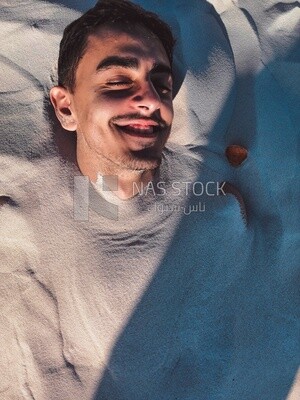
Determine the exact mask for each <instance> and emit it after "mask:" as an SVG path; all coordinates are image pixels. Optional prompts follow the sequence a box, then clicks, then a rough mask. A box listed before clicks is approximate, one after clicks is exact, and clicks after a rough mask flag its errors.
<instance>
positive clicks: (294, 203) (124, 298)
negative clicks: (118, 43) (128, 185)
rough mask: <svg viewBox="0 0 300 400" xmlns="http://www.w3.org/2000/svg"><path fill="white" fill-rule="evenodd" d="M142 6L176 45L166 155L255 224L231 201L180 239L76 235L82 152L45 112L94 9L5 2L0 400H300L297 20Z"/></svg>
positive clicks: (263, 12)
mask: <svg viewBox="0 0 300 400" xmlns="http://www.w3.org/2000/svg"><path fill="white" fill-rule="evenodd" d="M136 2H137V3H139V4H141V5H143V6H144V7H145V8H148V9H150V10H153V11H155V12H157V13H159V14H160V15H161V16H162V17H163V18H164V19H165V20H167V21H168V22H169V23H170V25H171V26H172V27H173V29H174V32H175V34H176V36H177V49H176V54H175V71H176V78H177V79H176V82H175V87H176V89H177V90H178V89H180V90H179V92H178V94H177V96H176V98H175V101H174V105H175V114H176V116H175V121H174V127H173V133H172V137H171V140H172V141H173V142H177V143H178V144H180V145H185V146H187V147H189V148H191V149H193V157H194V159H195V163H196V160H197V159H199V160H201V161H202V163H203V164H204V167H201V169H200V170H199V171H198V172H199V173H200V178H199V179H200V180H201V179H203V180H205V179H212V180H216V179H218V180H220V181H222V180H227V181H229V182H231V184H232V185H234V186H235V187H236V188H237V190H238V192H239V193H240V195H241V196H242V198H243V200H244V202H245V207H246V211H247V218H248V222H247V225H246V224H245V221H244V219H243V218H242V215H241V212H240V206H239V203H238V201H237V198H236V197H235V196H232V195H228V196H226V199H225V198H224V199H223V200H220V199H218V200H216V201H215V200H214V201H213V200H212V202H211V203H210V204H212V206H211V209H210V212H209V211H207V212H206V213H203V215H202V216H201V217H200V216H197V218H196V217H195V218H193V219H188V218H183V220H182V221H180V223H179V220H176V218H174V224H176V223H178V224H179V225H178V231H176V229H175V225H174V226H173V227H171V228H170V226H167V225H166V224H165V221H164V217H163V216H161V215H156V216H155V218H153V219H152V221H149V218H147V214H145V216H141V215H139V218H136V219H134V218H133V217H132V218H131V219H130V221H128V223H126V221H125V222H122V221H117V222H114V221H111V222H109V221H106V222H105V223H106V224H107V226H105V227H104V225H103V224H104V223H103V220H101V218H100V219H99V218H98V217H97V215H96V214H95V212H94V211H93V210H92V211H91V212H90V219H89V220H88V221H78V220H76V219H74V216H73V189H72V185H73V175H74V174H75V175H76V174H77V175H78V171H76V170H75V169H74V168H73V166H72V161H71V159H72V156H71V155H70V156H67V154H73V151H74V146H73V145H74V143H73V140H72V139H73V138H72V135H71V134H67V133H65V132H62V131H60V130H58V129H57V128H56V129H55V132H54V133H52V129H51V124H50V122H49V113H48V111H47V96H48V90H49V88H50V87H51V86H52V85H53V82H55V79H56V78H55V63H56V58H57V54H58V44H59V41H60V38H61V34H62V30H63V27H64V26H65V25H67V24H68V23H69V22H70V21H72V20H73V19H75V18H76V17H77V16H78V15H79V12H80V11H83V10H85V9H87V8H88V7H89V6H90V5H91V4H92V3H93V2H92V1H86V2H79V1H78V2H76V1H71V0H69V1H65V6H69V7H73V9H71V8H67V7H64V6H63V5H62V4H56V3H59V2H46V1H40V0H22V1H20V0H2V2H1V8H0V15H1V30H0V32H1V33H0V41H1V53H0V72H1V74H0V80H1V85H0V104H1V107H0V118H1V137H0V151H1V156H0V168H1V174H0V195H1V196H7V198H8V197H9V198H10V199H11V200H10V201H9V202H8V203H7V204H5V205H3V206H2V207H1V206H0V223H1V227H2V235H1V239H0V255H1V261H0V265H1V270H0V272H1V278H2V279H1V280H0V326H1V329H0V344H1V346H0V376H1V378H0V398H1V400H2V399H3V400H15V399H35V400H54V399H59V400H87V399H92V398H93V396H94V395H96V396H98V397H97V398H98V399H99V400H108V399H109V400H119V399H128V400H129V399H130V400H135V399H137V400H141V399H151V400H157V399H159V400H165V399H168V400H169V399H172V400H173V399H174V400H175V399H180V400H202V399H203V400H204V399H205V400H225V399H226V400H228V399H230V400H240V399H243V400H244V399H245V400H257V399H259V400H260V399H262V400H277V399H278V400H279V399H284V398H288V400H295V399H298V398H299V390H300V389H299V386H300V383H299V379H298V384H297V381H295V382H294V379H295V377H296V374H297V370H298V367H299V358H300V357H299V354H300V340H299V282H298V278H299V262H300V254H299V252H300V251H299V236H300V234H299V195H300V185H299V166H300V165H299V164H300V160H299V147H300V146H299V126H300V107H299V105H300V85H299V83H300V82H299V76H300V74H299V72H300V71H299V69H300V64H299V62H300V43H299V37H300V36H299V33H300V8H299V4H298V2H281V3H276V2H275V1H274V0H264V1H257V2H254V1H253V0H210V3H211V4H213V5H214V7H215V10H214V9H213V7H212V6H211V5H210V4H209V3H206V2H204V1H200V0H189V1H182V0H173V1H171V0H164V1H156V0H139V1H136ZM61 3H63V1H62V2H61ZM83 3H84V6H83V5H82V4H83ZM57 144H58V145H59V149H58V151H57V149H56V147H55V146H56V145H57ZM231 144H239V145H242V146H244V147H246V148H247V149H248V159H247V160H246V161H245V162H244V164H243V165H242V166H240V167H239V168H233V167H231V166H230V165H229V163H228V161H227V159H226V157H225V149H226V147H227V146H228V145H231ZM58 153H59V154H60V155H58ZM184 160H185V158H184V157H183V156H178V157H176V158H175V161H174V165H176V166H180V165H182V167H180V168H179V167H178V168H177V169H178V170H177V169H176V168H174V171H172V172H173V173H174V174H175V176H177V177H178V178H179V179H183V177H184V176H186V175H187V176H190V177H191V174H192V172H193V173H194V172H195V171H194V169H193V168H194V167H189V168H188V167H187V165H186V164H185V161H184ZM191 165H193V166H194V165H198V164H194V162H192V163H191ZM191 171H192V172H191ZM176 174H177V175H176ZM201 174H202V175H201ZM0 204H1V201H0ZM132 212H134V211H132ZM143 215H144V214H143ZM101 221H102V222H101ZM167 228H168V229H169V231H168V229H167ZM123 230H124V232H123ZM107 232H111V235H109V234H107ZM121 233H122V235H123V236H122V235H121ZM125 233H126V235H127V236H126V235H125ZM112 234H113V235H112ZM112 238H115V240H114V241H112ZM110 243H112V244H111V245H110ZM110 246H111V249H110ZM123 246H124V247H123ZM109 249H110V250H109ZM298 376H299V374H298ZM288 396H289V397H288Z"/></svg>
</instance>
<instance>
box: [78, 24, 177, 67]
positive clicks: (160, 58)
mask: <svg viewBox="0 0 300 400" xmlns="http://www.w3.org/2000/svg"><path fill="white" fill-rule="evenodd" d="M120 54H127V55H133V56H135V57H137V58H139V59H143V58H144V59H145V58H147V59H152V60H153V61H154V62H160V63H163V64H166V65H170V63H169V59H168V57H167V54H166V51H165V49H164V47H163V45H162V43H161V41H160V40H159V39H158V38H157V36H155V35H154V34H153V33H152V32H150V31H149V30H147V29H146V28H144V27H142V26H139V25H136V26H133V27H131V28H128V27H121V26H110V25H104V26H101V27H100V28H99V29H98V30H97V31H96V32H95V33H94V34H92V35H90V36H89V37H88V42H87V47H86V50H85V52H84V55H83V57H82V60H83V59H85V58H86V59H91V58H97V59H99V60H100V59H101V58H105V57H107V56H110V55H120Z"/></svg>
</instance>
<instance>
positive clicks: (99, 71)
mask: <svg viewBox="0 0 300 400" xmlns="http://www.w3.org/2000/svg"><path fill="white" fill-rule="evenodd" d="M75 82H76V83H75V89H74V93H73V94H71V109H72V112H73V116H74V118H75V120H76V123H77V127H76V131H77V151H78V152H81V156H82V155H85V154H86V155H88V154H92V155H93V157H94V156H96V157H98V158H99V159H101V158H102V159H103V158H104V159H106V161H108V160H109V162H111V163H112V164H114V165H117V166H119V167H121V168H125V169H134V170H136V169H138V170H140V169H141V170H143V169H153V168H156V167H157V166H158V165H159V163H160V159H161V154H162V149H163V147H164V145H165V143H166V141H167V139H168V136H169V134H170V128H171V123H172V119H173V107H172V76H171V70H170V63H169V60H168V57H167V55H166V52H165V50H164V48H163V46H162V44H161V42H160V41H159V40H158V39H157V38H156V37H155V36H153V35H152V34H151V33H150V32H148V31H147V30H145V29H144V28H141V27H136V28H134V29H133V30H131V31H130V33H129V32H128V31H127V32H124V30H123V29H122V30H121V29H116V28H110V27H101V28H100V29H99V31H98V32H97V35H91V36H89V38H88V45H87V48H86V51H85V53H84V55H83V57H82V59H81V60H80V62H79V64H78V68H77V71H76V81H75Z"/></svg>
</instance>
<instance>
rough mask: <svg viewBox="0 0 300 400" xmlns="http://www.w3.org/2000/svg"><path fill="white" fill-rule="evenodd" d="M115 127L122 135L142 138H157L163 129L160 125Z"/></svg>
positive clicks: (131, 124) (119, 125)
mask: <svg viewBox="0 0 300 400" xmlns="http://www.w3.org/2000/svg"><path fill="white" fill-rule="evenodd" d="M115 126H116V127H117V129H118V130H119V131H121V132H122V133H125V134H127V135H131V136H137V137H141V138H155V137H157V136H158V135H159V134H160V133H161V131H162V128H161V127H160V126H159V125H158V124H139V123H129V124H126V125H125V124H122V125H121V124H115Z"/></svg>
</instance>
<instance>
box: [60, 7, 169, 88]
mask: <svg viewBox="0 0 300 400" xmlns="http://www.w3.org/2000/svg"><path fill="white" fill-rule="evenodd" d="M115 23H119V24H122V25H124V26H128V27H130V26H134V25H142V26H143V27H145V28H146V29H148V30H149V31H150V32H152V33H153V34H154V35H155V36H156V37H157V38H158V39H159V40H160V41H161V43H162V45H163V47H164V49H165V51H166V53H167V56H168V58H169V61H170V64H172V56H173V48H174V44H175V40H174V37H173V35H172V32H171V29H170V27H169V26H168V25H167V24H166V23H165V22H163V21H162V20H161V19H160V18H159V17H158V16H157V15H156V14H154V13H152V12H149V11H146V10H144V9H143V8H142V7H140V6H137V5H135V4H133V3H131V2H130V1H128V0H101V1H98V2H97V3H96V5H95V6H94V7H93V8H91V9H90V10H88V11H87V12H86V13H85V14H83V15H82V16H81V17H80V18H78V19H76V20H75V21H73V22H72V23H71V24H70V25H68V26H67V27H66V28H65V30H64V34H63V38H62V40H61V42H60V50H59V58H58V84H59V85H60V86H64V87H66V88H68V89H69V90H71V91H73V90H74V88H75V74H76V69H77V66H78V63H79V61H80V59H81V58H82V56H83V54H84V52H85V49H86V46H87V41H88V36H89V35H91V34H93V33H95V32H96V31H97V29H98V28H99V27H100V26H101V25H107V24H115Z"/></svg>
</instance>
